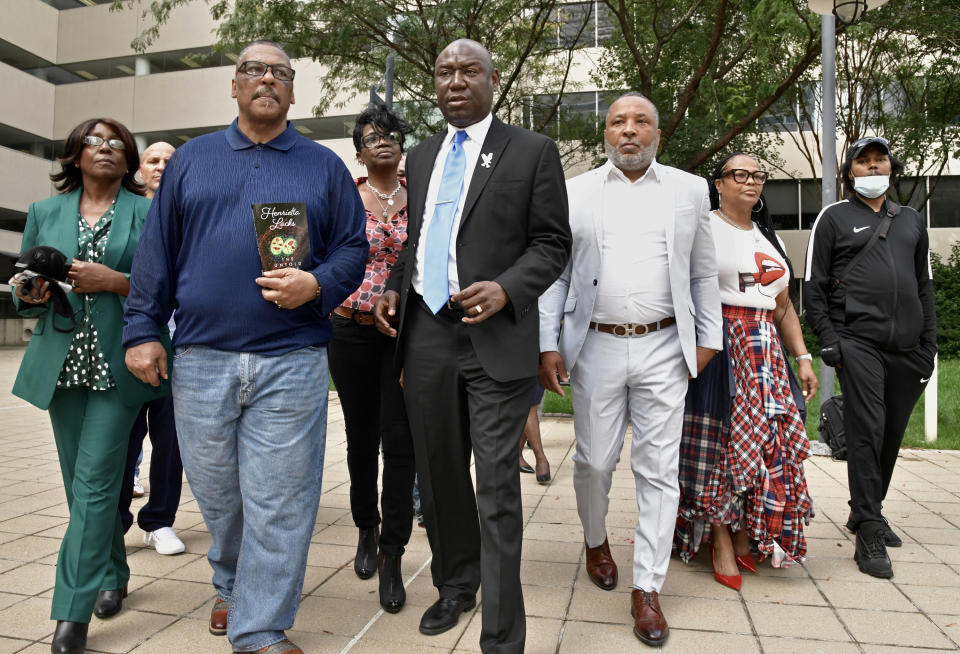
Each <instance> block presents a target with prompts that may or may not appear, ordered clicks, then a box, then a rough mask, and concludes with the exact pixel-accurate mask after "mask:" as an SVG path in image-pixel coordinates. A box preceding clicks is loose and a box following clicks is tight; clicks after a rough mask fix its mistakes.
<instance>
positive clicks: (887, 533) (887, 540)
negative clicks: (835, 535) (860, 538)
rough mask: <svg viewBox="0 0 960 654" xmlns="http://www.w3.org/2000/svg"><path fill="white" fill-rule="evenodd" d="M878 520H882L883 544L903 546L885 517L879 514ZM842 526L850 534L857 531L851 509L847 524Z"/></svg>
mask: <svg viewBox="0 0 960 654" xmlns="http://www.w3.org/2000/svg"><path fill="white" fill-rule="evenodd" d="M880 520H882V521H883V529H884V532H883V544H884V545H886V546H887V547H903V541H902V540H901V539H900V537H899V536H897V534H896V532H894V531H893V527H891V526H890V523H889V522H887V519H886V518H884V517H883V516H880ZM844 526H845V527H846V528H847V531H849V532H850V533H851V534H855V533H857V523H856V522H854V521H853V511H851V512H850V515H848V516H847V524H846V525H844Z"/></svg>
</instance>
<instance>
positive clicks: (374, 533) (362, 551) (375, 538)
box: [353, 527, 380, 579]
mask: <svg viewBox="0 0 960 654" xmlns="http://www.w3.org/2000/svg"><path fill="white" fill-rule="evenodd" d="M379 542H380V528H379V527H374V528H373V529H361V530H360V540H358V541H357V555H356V556H355V557H354V558H353V571H354V572H356V573H357V576H358V577H360V578H361V579H369V578H370V577H372V576H373V575H374V573H376V571H377V545H378V543H379Z"/></svg>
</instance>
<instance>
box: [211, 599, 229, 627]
mask: <svg viewBox="0 0 960 654" xmlns="http://www.w3.org/2000/svg"><path fill="white" fill-rule="evenodd" d="M229 610H230V602H225V601H224V600H222V599H220V598H219V597H218V598H217V601H216V602H214V603H213V610H212V611H210V633H211V634H213V635H214V636H226V635H227V612H228V611H229Z"/></svg>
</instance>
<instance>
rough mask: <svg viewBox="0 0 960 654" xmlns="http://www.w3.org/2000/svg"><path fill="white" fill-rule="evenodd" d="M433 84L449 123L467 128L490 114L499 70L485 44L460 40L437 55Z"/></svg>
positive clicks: (498, 81)
mask: <svg viewBox="0 0 960 654" xmlns="http://www.w3.org/2000/svg"><path fill="white" fill-rule="evenodd" d="M433 85H434V88H435V89H436V91H437V104H438V105H439V107H440V112H441V113H442V114H443V116H444V118H446V119H447V122H449V123H450V124H451V125H454V126H456V127H468V126H470V125H473V124H474V123H478V122H480V121H481V120H483V119H484V118H486V117H487V115H489V114H490V110H491V108H492V107H493V94H494V92H495V91H496V89H497V87H498V86H499V85H500V72H499V71H498V70H497V69H496V68H494V67H493V59H492V58H491V57H490V52H489V51H488V50H487V49H486V48H485V47H483V46H482V45H480V44H479V43H477V42H476V41H473V40H472V39H457V40H456V41H454V42H453V43H451V44H450V45H448V46H447V47H446V48H444V49H443V52H441V53H440V56H438V57H437V61H436V63H435V64H434V67H433Z"/></svg>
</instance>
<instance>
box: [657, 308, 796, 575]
mask: <svg viewBox="0 0 960 654" xmlns="http://www.w3.org/2000/svg"><path fill="white" fill-rule="evenodd" d="M723 324H724V330H725V333H726V334H727V338H726V339H724V340H725V342H724V350H723V355H722V356H717V357H715V358H714V359H713V361H711V362H710V364H709V365H708V366H707V367H706V368H705V369H704V370H703V372H702V373H701V374H700V375H699V376H698V377H697V378H696V379H694V380H691V382H690V386H689V390H688V392H687V399H686V408H685V410H684V416H683V437H682V439H681V443H680V508H679V512H678V516H677V529H676V532H675V534H674V546H675V547H676V549H677V552H678V553H679V554H680V556H681V558H682V559H683V560H684V561H685V562H687V561H689V560H690V558H691V557H692V556H693V555H694V554H696V552H697V550H698V549H699V548H700V545H701V544H702V543H703V542H706V541H709V532H710V524H725V525H730V527H731V529H732V530H734V531H740V530H741V529H746V530H747V534H748V535H749V537H750V540H751V542H752V544H753V545H754V547H755V548H756V551H757V553H758V554H759V556H760V559H761V560H763V559H764V558H766V557H768V556H771V555H774V554H775V553H776V556H774V558H773V561H774V563H775V564H782V565H786V564H789V563H791V562H794V561H802V560H803V557H804V556H805V554H806V551H807V543H806V539H805V538H804V536H803V526H804V523H809V519H810V518H811V517H813V504H812V502H811V500H810V495H809V494H808V492H807V482H806V479H805V478H804V475H803V461H804V459H806V458H807V457H808V456H809V454H810V442H809V441H808V440H807V434H806V431H805V430H804V426H803V421H802V420H801V418H800V415H799V411H798V408H797V403H796V402H795V401H794V398H793V393H792V392H791V388H790V380H789V375H790V374H791V371H790V370H789V365H788V364H787V361H786V358H785V356H784V353H783V346H782V344H781V342H780V337H779V335H778V333H777V330H776V327H775V326H774V324H773V313H772V312H771V311H768V310H765V309H756V308H750V307H735V306H729V305H723ZM781 552H782V554H783V555H785V556H781V555H780V554H781Z"/></svg>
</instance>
